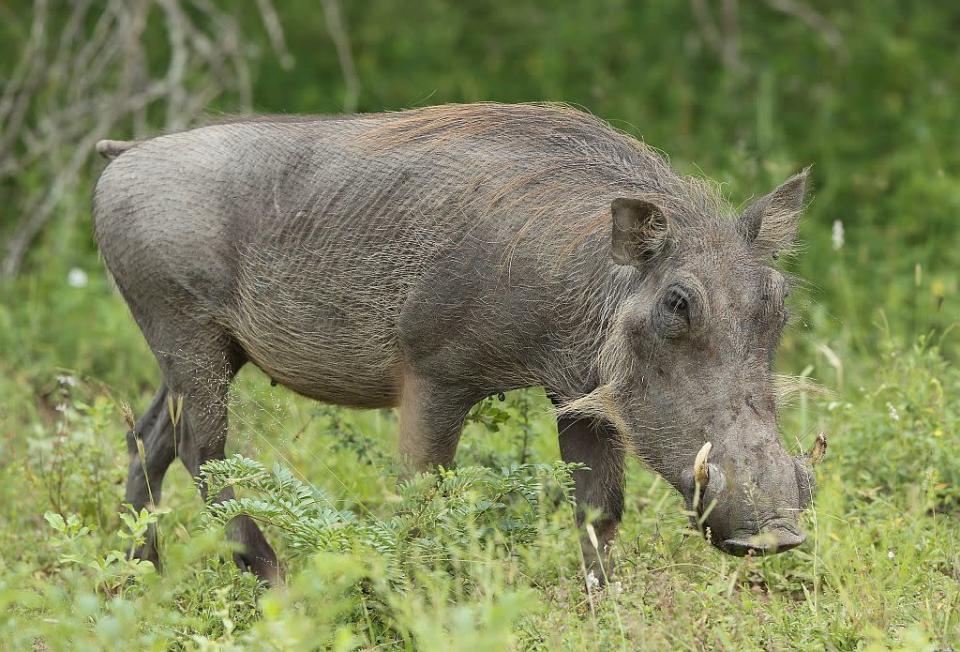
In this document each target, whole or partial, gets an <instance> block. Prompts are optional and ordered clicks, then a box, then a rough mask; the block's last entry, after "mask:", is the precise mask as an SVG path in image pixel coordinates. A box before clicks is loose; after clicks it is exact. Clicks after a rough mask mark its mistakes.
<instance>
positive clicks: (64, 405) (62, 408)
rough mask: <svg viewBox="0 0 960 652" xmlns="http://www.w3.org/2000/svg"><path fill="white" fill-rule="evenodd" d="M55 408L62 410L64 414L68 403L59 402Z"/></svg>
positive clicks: (58, 410)
mask: <svg viewBox="0 0 960 652" xmlns="http://www.w3.org/2000/svg"><path fill="white" fill-rule="evenodd" d="M53 409H54V410H56V411H57V412H60V413H61V414H62V413H64V412H66V411H67V404H66V403H57V405H56V407H54V408H53Z"/></svg>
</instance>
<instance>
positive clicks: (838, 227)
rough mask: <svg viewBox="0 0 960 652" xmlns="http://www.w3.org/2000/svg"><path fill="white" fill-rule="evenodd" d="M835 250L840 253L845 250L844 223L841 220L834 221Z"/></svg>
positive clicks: (833, 237)
mask: <svg viewBox="0 0 960 652" xmlns="http://www.w3.org/2000/svg"><path fill="white" fill-rule="evenodd" d="M831 239H832V240H833V249H834V250H835V251H839V250H840V249H842V248H843V222H841V221H840V220H834V221H833V236H832V238H831Z"/></svg>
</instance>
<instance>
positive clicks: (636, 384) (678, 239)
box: [601, 171, 826, 555]
mask: <svg viewBox="0 0 960 652" xmlns="http://www.w3.org/2000/svg"><path fill="white" fill-rule="evenodd" d="M806 180H807V173H806V171H804V172H803V173H801V174H798V175H797V176H795V177H793V178H791V179H790V180H788V181H787V182H786V183H784V184H783V185H782V186H780V187H779V188H777V189H776V190H775V191H773V192H772V193H770V194H769V195H767V196H765V197H762V198H760V199H759V200H757V201H755V202H754V203H753V204H751V205H750V206H748V207H747V208H746V209H745V210H744V211H743V212H742V214H741V215H739V216H738V217H737V218H736V219H729V218H721V217H720V216H709V215H699V216H695V215H690V211H693V210H696V209H692V208H690V207H689V206H686V207H684V206H678V205H676V204H671V203H669V200H668V199H664V198H660V199H658V197H657V196H648V197H642V198H623V199H617V200H615V201H614V202H613V205H612V213H613V240H612V255H613V258H614V260H615V261H616V262H617V263H619V264H621V265H631V266H634V267H638V268H640V269H641V270H643V272H644V273H643V274H641V275H639V276H640V277H641V278H642V280H640V281H639V282H638V284H637V285H636V286H635V287H634V289H633V290H632V291H631V292H630V294H629V297H628V298H627V299H626V300H625V301H624V302H623V303H622V304H621V305H620V307H619V310H618V312H617V318H616V321H615V324H614V326H613V327H612V331H611V333H612V334H611V337H610V339H609V341H608V343H607V345H606V347H605V349H604V351H603V354H602V356H601V376H602V382H603V383H604V385H605V388H606V389H605V399H604V402H605V403H606V404H607V410H606V411H607V413H608V414H611V415H613V417H614V420H615V421H616V422H617V423H616V425H617V426H618V429H619V430H620V431H621V432H622V433H623V434H624V435H625V436H626V437H628V438H629V440H630V441H629V445H630V446H631V447H632V448H633V449H634V450H635V451H636V452H637V453H638V454H639V455H640V457H642V458H643V459H645V460H646V461H647V462H648V463H649V464H650V465H651V466H652V467H653V468H654V469H655V470H656V471H657V472H659V473H660V474H661V475H663V477H664V478H665V479H666V480H668V481H669V482H670V483H671V484H672V485H673V486H674V487H676V488H677V489H678V490H679V491H680V492H681V493H682V494H683V495H684V497H685V498H686V501H687V506H688V508H689V509H690V510H691V511H692V512H693V513H694V514H696V517H695V518H694V520H695V521H696V522H697V525H699V526H700V527H701V529H702V531H703V533H704V535H705V536H707V537H708V539H709V540H710V541H711V543H713V545H715V546H717V547H718V548H720V549H721V550H723V551H725V552H728V553H731V554H734V555H743V554H746V553H748V552H749V551H754V552H755V553H757V554H760V553H770V552H779V551H784V550H789V549H790V548H793V547H795V546H797V545H799V544H800V543H802V542H803V539H804V537H803V534H802V533H801V531H800V528H799V527H798V516H799V514H800V512H801V510H803V508H804V507H805V506H806V505H807V504H808V503H809V502H810V499H811V494H812V491H813V478H812V468H811V467H812V464H813V463H816V462H817V461H819V458H820V457H822V454H823V452H824V451H825V447H826V441H825V439H822V436H821V438H818V440H817V444H816V445H815V447H814V451H813V452H812V453H811V454H810V455H806V456H799V457H793V456H791V455H789V454H788V453H787V451H786V450H785V449H784V446H783V445H782V444H781V442H780V438H779V436H778V429H777V406H776V402H775V389H774V383H773V380H774V379H773V374H772V371H771V365H772V361H773V356H774V352H775V351H776V349H777V346H778V343H779V340H780V334H781V330H782V329H783V327H784V324H785V323H786V321H787V310H786V308H785V307H784V301H785V299H786V298H787V293H788V290H789V288H788V283H787V279H786V278H785V277H784V275H783V274H781V273H780V272H778V271H777V270H776V269H774V268H773V266H772V265H771V264H770V262H769V259H770V258H772V257H774V256H775V255H776V254H777V252H778V251H780V250H781V249H783V248H785V247H788V246H789V245H790V244H791V243H792V241H793V239H794V236H795V235H796V224H797V220H798V217H799V215H800V212H801V210H802V208H803V201H804V191H805V186H806ZM684 211H686V214H684Z"/></svg>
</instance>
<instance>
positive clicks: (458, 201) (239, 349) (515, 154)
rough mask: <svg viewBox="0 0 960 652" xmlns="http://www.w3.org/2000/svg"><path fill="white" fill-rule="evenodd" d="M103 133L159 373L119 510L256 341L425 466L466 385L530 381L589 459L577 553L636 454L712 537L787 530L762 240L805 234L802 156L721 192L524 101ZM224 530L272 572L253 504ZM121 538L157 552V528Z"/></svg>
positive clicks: (582, 120) (775, 282) (204, 446)
mask: <svg viewBox="0 0 960 652" xmlns="http://www.w3.org/2000/svg"><path fill="white" fill-rule="evenodd" d="M98 150H99V151H100V152H101V153H103V154H104V155H106V156H107V157H108V158H111V159H113V160H112V161H111V162H110V163H109V165H108V166H107V167H106V169H105V171H104V172H103V174H102V176H101V177H100V180H99V182H98V184H97V187H96V193H95V198H94V205H95V208H94V213H95V225H96V227H95V228H96V237H97V241H98V242H99V245H100V249H101V251H102V252H103V258H104V260H105V261H106V264H107V267H108V268H109V270H110V272H111V273H112V275H113V277H114V279H115V280H116V283H117V286H118V287H119V290H120V292H121V294H122V295H123V297H124V299H125V300H126V302H127V304H128V305H129V307H130V310H131V312H132V313H133V317H134V319H135V320H136V322H137V324H138V325H139V326H140V329H141V330H142V331H143V334H144V336H145V337H146V340H147V342H148V343H149V345H150V347H151V349H152V350H153V352H154V354H155V355H156V358H157V361H158V362H159V364H160V368H161V370H162V372H163V382H164V384H163V386H162V387H161V389H160V391H159V392H158V394H157V396H156V398H155V399H154V401H153V403H152V404H151V406H150V408H149V409H148V410H147V412H146V413H145V414H144V415H143V416H142V418H141V419H140V420H139V422H138V423H137V424H136V425H135V427H134V428H133V430H132V432H131V433H130V434H129V445H130V450H131V453H132V457H133V459H132V461H131V463H130V469H129V476H128V479H127V490H126V499H127V500H128V501H129V502H130V503H131V504H132V505H133V507H134V508H137V509H140V508H142V507H144V506H145V505H147V504H148V502H149V501H150V500H151V498H150V491H149V490H150V489H152V497H153V500H159V497H160V488H161V483H162V481H163V476H164V473H165V472H166V470H167V467H168V466H169V465H170V463H171V462H172V461H173V459H174V457H175V456H179V457H180V459H181V460H182V461H183V462H184V464H185V465H186V467H187V469H188V470H189V471H190V473H191V474H193V476H194V477H197V476H198V475H199V473H200V466H201V465H202V464H203V463H204V462H207V461H208V460H213V459H220V458H223V456H224V443H225V440H226V437H227V403H226V400H227V389H228V386H229V384H230V381H231V379H232V378H233V377H234V375H235V374H236V373H237V371H238V370H239V369H240V367H241V366H243V365H244V364H245V363H247V362H252V363H253V364H255V365H256V366H257V367H259V368H260V369H262V370H263V371H264V372H265V373H266V374H268V375H269V376H270V378H272V379H273V380H274V381H276V382H278V383H281V384H283V385H285V386H286V387H288V388H290V389H292V390H293V391H295V392H297V393H299V394H303V395H305V396H308V397H311V398H314V399H316V400H319V401H324V402H328V403H335V404H338V405H345V406H354V407H360V408H383V407H393V406H395V407H397V408H398V410H399V424H400V425H399V439H400V442H399V448H400V451H401V454H402V456H403V457H404V459H405V460H406V461H407V463H408V464H409V465H410V467H411V468H413V469H420V470H425V469H430V468H433V467H435V466H437V465H447V466H448V465H450V464H451V463H452V462H453V457H454V451H455V450H456V447H457V442H458V440H459V438H460V432H461V428H462V426H463V422H464V418H465V417H466V415H467V413H468V411H469V410H470V408H471V406H473V405H474V404H475V403H476V402H477V401H479V400H481V399H483V398H484V397H486V396H490V395H492V394H496V393H499V392H502V391H504V390H509V389H514V388H522V387H532V386H538V387H544V388H545V389H546V392H547V394H548V396H550V398H551V399H552V400H553V401H554V403H555V404H556V405H557V406H558V410H557V414H558V419H557V421H558V430H559V437H560V450H561V453H562V456H563V459H564V460H567V461H569V462H580V463H583V464H585V465H586V467H588V469H589V470H587V469H584V470H580V471H577V472H576V476H575V483H576V500H577V502H578V504H579V510H578V511H579V513H580V520H581V521H583V519H584V518H585V517H584V514H586V513H589V512H596V513H598V514H599V520H596V521H594V523H593V527H594V532H593V533H590V534H592V535H593V538H598V539H599V541H598V544H599V545H598V546H594V545H593V544H592V543H590V542H589V541H588V539H589V538H591V537H587V536H582V537H581V540H582V541H583V542H584V543H583V548H584V554H585V557H586V559H587V563H588V564H589V565H590V567H591V568H598V569H599V568H600V565H601V564H602V563H603V562H604V561H606V559H605V557H606V551H607V550H608V547H609V544H610V543H611V542H612V540H613V537H614V535H615V532H616V529H617V526H618V523H619V521H620V518H621V513H622V511H623V492H624V481H623V480H624V478H623V474H624V456H625V453H626V452H627V451H633V452H634V453H635V454H636V455H638V456H639V457H640V458H642V460H643V461H645V462H646V463H647V464H648V465H649V466H650V467H651V468H653V469H654V470H655V471H656V472H658V473H659V474H660V475H661V476H663V477H664V478H665V479H666V480H667V481H668V482H669V483H670V484H671V485H673V486H674V487H675V488H676V489H677V490H679V491H680V492H681V493H682V494H683V496H684V497H685V498H686V501H687V505H688V508H689V509H691V510H693V513H696V514H699V515H700V516H699V518H697V519H696V521H697V522H698V523H700V524H701V525H702V529H703V531H704V533H705V534H706V535H707V537H708V538H709V540H710V542H711V543H712V544H713V545H715V546H717V547H718V548H720V549H721V550H723V551H725V552H728V553H732V554H736V555H741V554H745V553H747V552H748V551H755V552H757V553H765V552H775V551H782V550H788V549H790V548H793V547H794V546H797V545H798V544H800V543H801V542H802V541H803V536H802V534H801V533H800V530H799V528H798V525H797V518H798V515H799V513H800V512H801V510H802V509H803V508H804V506H805V505H806V504H807V503H808V502H809V500H810V497H811V493H812V487H813V481H812V473H811V468H810V463H809V462H810V456H805V457H803V456H802V457H792V456H790V455H788V454H787V452H786V451H785V450H784V447H783V446H782V444H781V442H780V440H779V438H778V433H777V414H776V405H775V392H774V389H773V384H772V373H771V360H772V358H773V355H774V351H775V350H776V348H777V345H778V340H779V337H780V331H781V329H782V327H783V325H784V323H785V321H786V310H785V309H784V299H785V297H786V295H787V291H788V283H787V281H786V279H785V278H784V276H783V275H782V274H781V273H780V272H778V271H777V270H776V269H774V267H773V266H772V264H771V263H770V262H769V259H770V258H773V257H775V256H776V254H777V252H778V251H780V250H782V249H784V248H786V247H789V246H790V245H791V243H792V241H793V239H794V236H795V233H796V226H797V220H798V217H799V215H800V212H801V210H802V207H803V202H804V191H805V186H806V183H807V173H806V171H804V172H801V173H800V174H798V175H796V176H794V177H792V178H790V179H789V180H787V181H786V182H785V183H784V184H783V185H781V186H780V187H779V188H777V189H776V190H774V191H773V192H772V193H770V194H768V195H766V196H764V197H761V198H760V199H758V200H756V201H754V202H753V203H752V204H750V205H749V206H747V208H746V209H745V210H743V211H742V212H740V213H739V214H737V212H736V211H735V210H734V209H733V208H732V207H731V206H730V205H729V204H728V203H727V202H726V201H724V200H723V199H722V198H721V197H720V196H719V194H718V192H717V190H716V189H715V187H714V185H713V184H709V183H705V182H703V181H700V180H697V179H693V178H686V177H683V176H680V175H679V174H678V173H677V172H675V171H674V170H673V169H672V168H671V167H670V166H669V165H668V164H667V162H666V161H665V160H664V158H663V157H661V156H660V155H658V154H657V153H656V152H654V151H653V150H651V149H650V148H648V147H646V146H645V145H643V144H642V143H640V142H638V141H637V140H635V139H633V138H631V137H629V136H627V135H624V134H622V133H619V132H617V131H615V130H614V129H612V128H611V127H610V126H608V125H607V124H606V123H604V122H602V121H601V120H598V119H596V118H594V117H592V116H590V115H587V114H584V113H582V112H579V111H575V110H572V109H569V108H563V107H555V106H539V105H536V106H535V105H500V104H472V105H451V106H438V107H430V108H424V109H418V110H412V111H403V112H399V113H383V114H377V115H364V116H343V117H332V118H331V117H326V116H325V117H316V118H309V117H295V118H292V117H277V118H269V117H267V118H263V117H261V118H253V119H250V120H237V121H234V122H230V123H226V124H220V125H212V126H206V127H201V128H197V129H193V130H190V131H186V132H183V133H175V134H170V135H164V136H160V137H157V138H153V139H151V140H147V141H144V142H136V143H121V142H116V141H104V142H102V143H100V144H99V145H98ZM170 397H178V400H179V397H182V399H183V416H182V423H181V424H180V426H181V427H179V428H176V429H174V428H173V425H172V424H171V417H170V414H169V413H168V410H167V408H166V405H167V403H168V398H170ZM174 430H176V434H175V433H174ZM175 438H176V441H175ZM138 440H140V441H141V442H142V447H143V454H144V455H145V459H144V460H143V462H142V463H141V460H140V459H138V455H137V441H138ZM822 445H824V442H822V441H820V440H818V449H817V451H816V455H815V456H819V455H820V453H821V452H822ZM201 485H202V483H201ZM201 490H202V486H201ZM230 496H231V493H230V492H229V491H226V492H224V493H223V494H222V495H221V496H218V497H217V499H219V500H224V499H227V498H229V497H230ZM229 535H230V537H231V538H232V539H233V540H235V541H236V542H238V543H239V544H240V545H239V546H238V552H237V553H236V556H235V559H236V561H237V563H238V564H240V565H241V567H243V568H247V569H249V570H251V571H253V572H254V573H256V574H257V575H258V576H260V577H261V578H264V579H265V580H267V581H270V582H276V581H278V580H279V571H278V565H277V558H276V555H275V554H274V552H273V550H272V549H271V547H270V546H269V545H268V543H267V542H266V540H265V539H264V536H263V534H262V533H261V531H260V530H259V528H258V527H257V526H256V524H254V522H253V521H252V520H250V519H249V518H238V519H236V520H235V521H234V522H233V523H232V524H231V527H230V529H229ZM597 548H599V551H598V549H597ZM135 554H137V555H139V557H141V558H143V559H149V560H152V561H154V562H158V561H159V560H158V558H157V550H156V546H155V540H154V538H153V534H152V533H151V535H150V537H149V538H148V540H147V542H146V544H145V545H144V546H143V547H142V548H141V549H140V550H137V551H136V553H135Z"/></svg>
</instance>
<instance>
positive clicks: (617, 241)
mask: <svg viewBox="0 0 960 652" xmlns="http://www.w3.org/2000/svg"><path fill="white" fill-rule="evenodd" d="M610 212H611V213H612V214H613V235H612V238H611V240H610V255H611V256H612V257H613V260H614V262H617V263H619V264H621V265H639V264H643V263H647V262H649V261H651V260H652V259H654V258H656V256H657V255H658V254H660V253H661V252H662V251H663V250H664V249H666V247H667V234H668V231H669V229H668V223H667V217H666V216H665V215H664V214H663V211H661V210H660V207H659V206H657V205H656V204H652V203H650V202H648V201H646V200H645V199H626V198H620V199H614V200H613V203H612V204H610Z"/></svg>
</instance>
